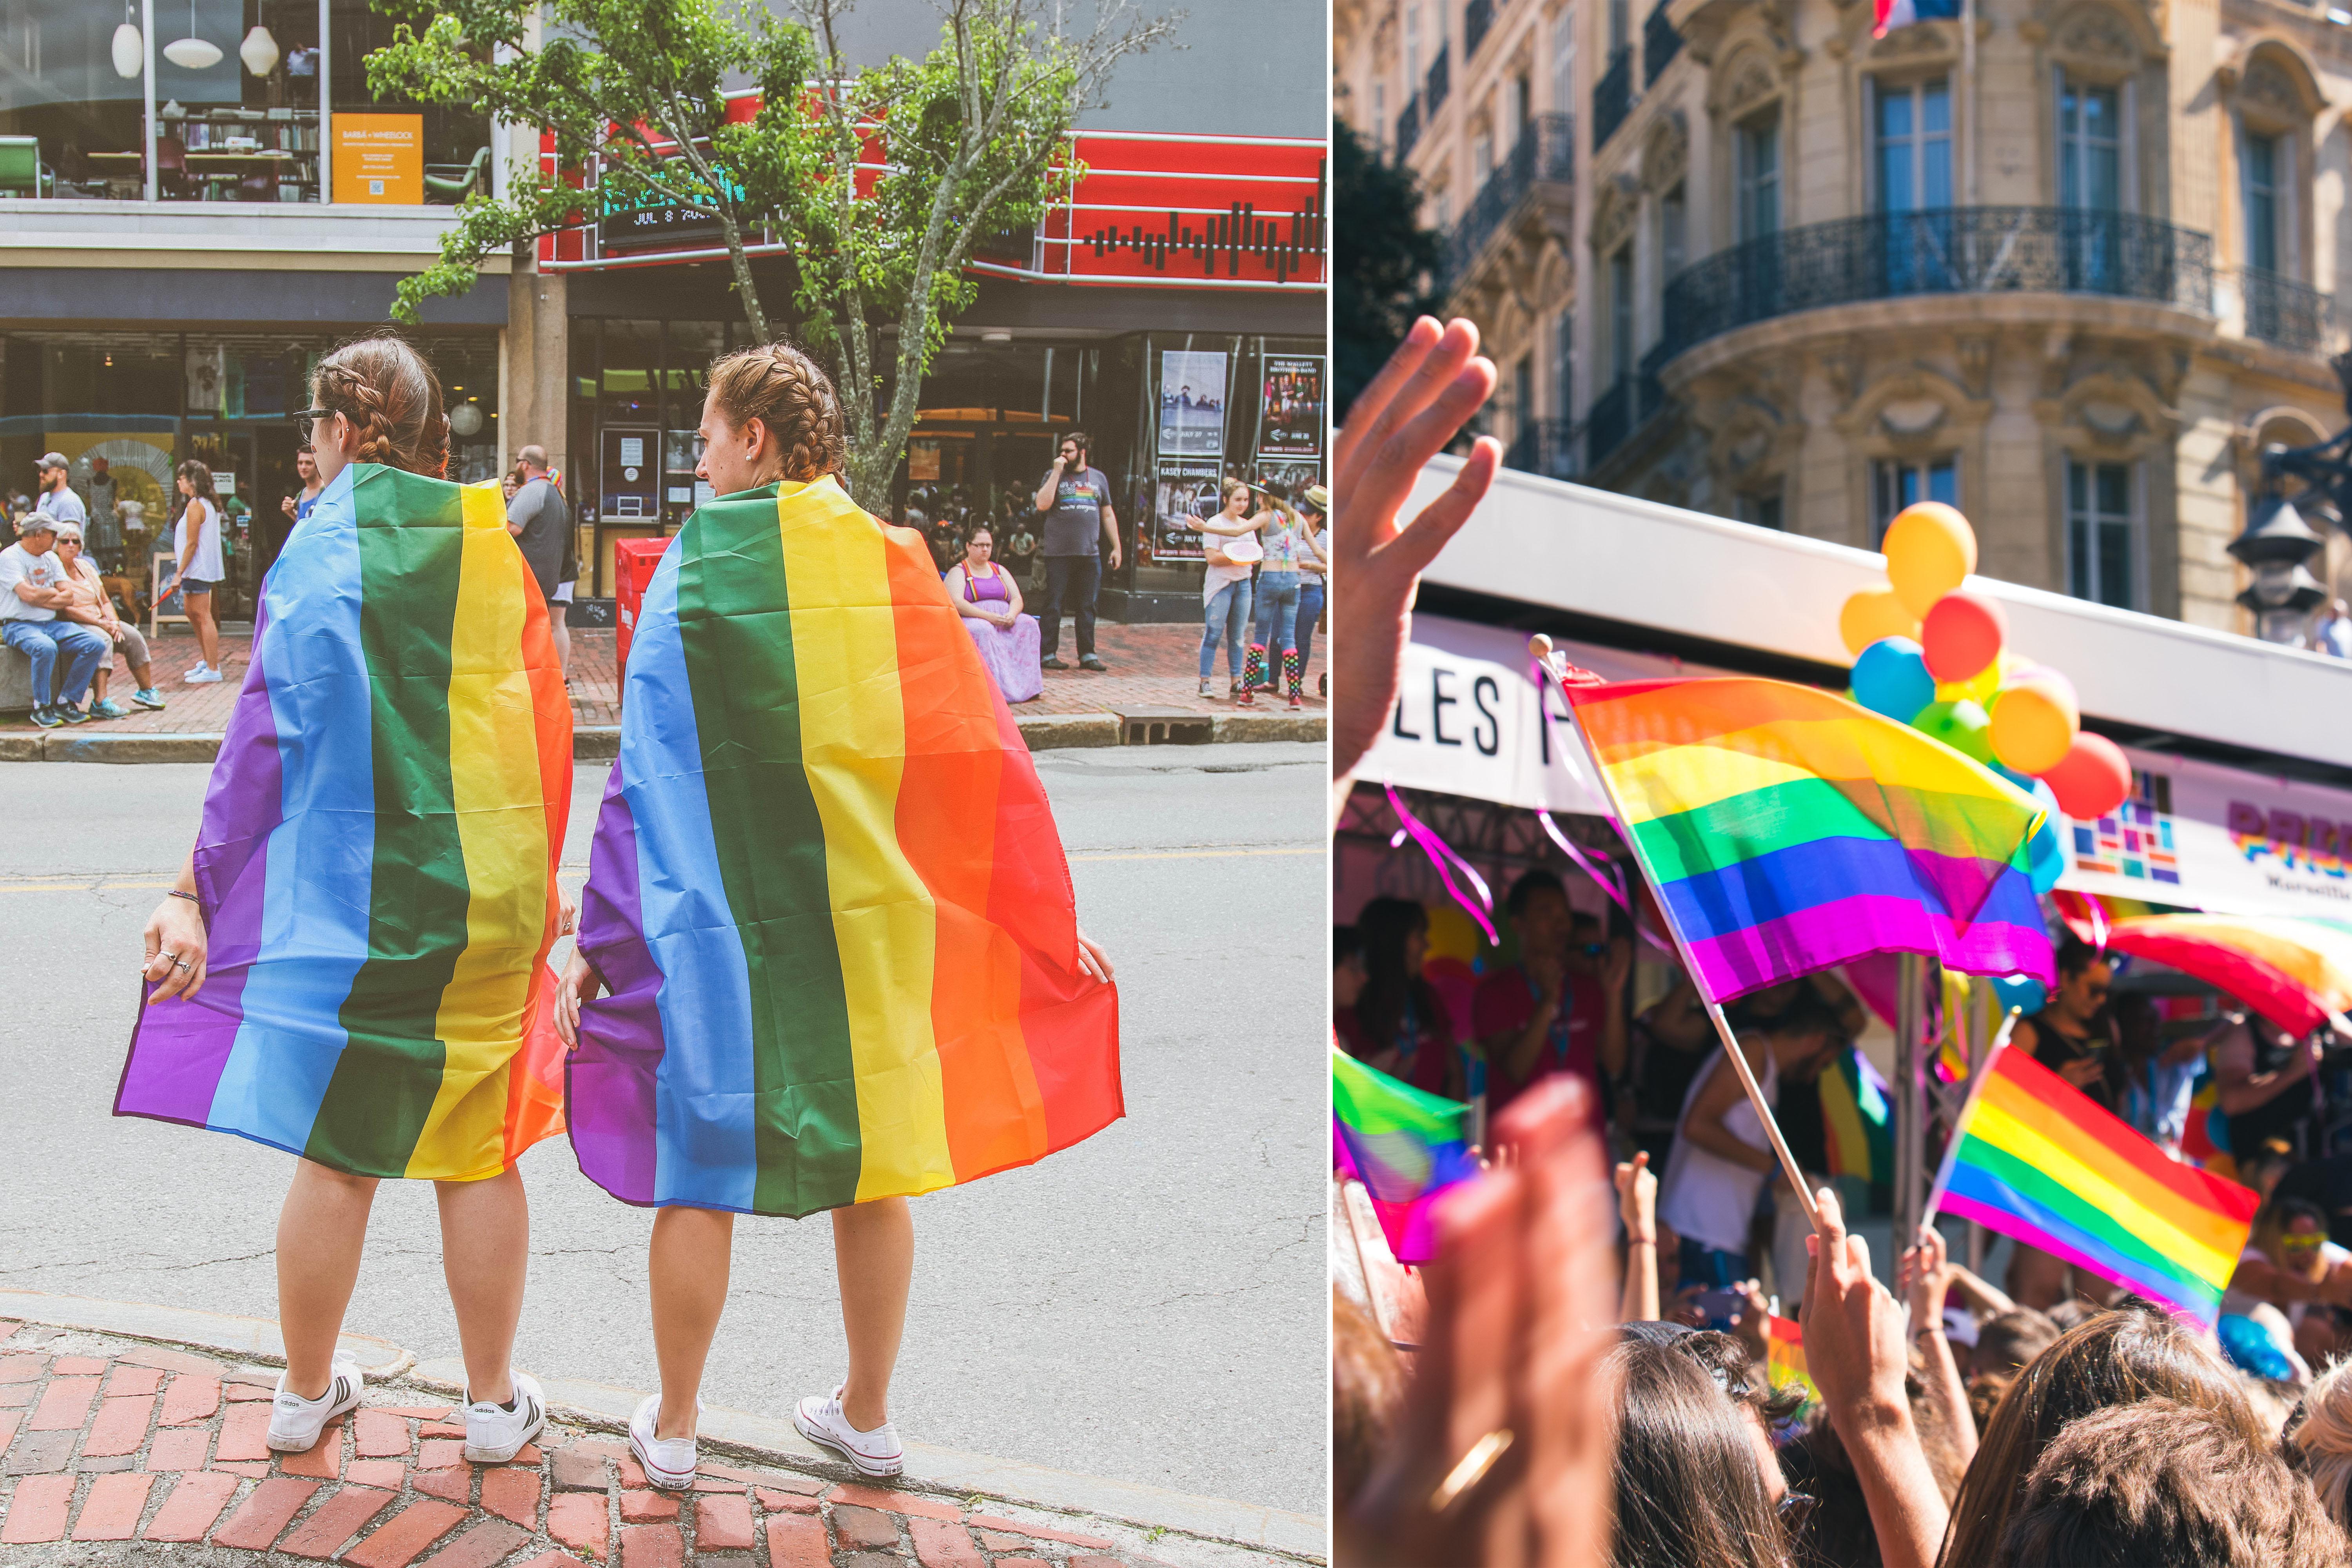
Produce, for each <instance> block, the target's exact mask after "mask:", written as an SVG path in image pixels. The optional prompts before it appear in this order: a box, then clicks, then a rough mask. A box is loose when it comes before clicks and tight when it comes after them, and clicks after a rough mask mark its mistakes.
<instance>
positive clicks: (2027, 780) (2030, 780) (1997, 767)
mask: <svg viewBox="0 0 2352 1568" xmlns="http://www.w3.org/2000/svg"><path fill="white" fill-rule="evenodd" d="M1988 765H1990V767H1991V769H1992V771H1993V772H1995V773H1999V774H2000V776H2001V777H2003V778H2005V779H2007V780H2008V781H2009V782H2010V783H2011V784H2015V785H2016V786H2017V787H2018V788H2020V789H2021V790H2023V791H2024V792H2025V793H2026V794H2028V795H2032V793H2033V786H2034V785H2035V784H2040V783H2041V782H2042V781H2041V780H2039V779H2037V778H2035V777H2034V776H2033V775H2032V773H2019V772H2018V771H2017V770H2016V769H2015V768H2012V767H2009V766H2007V765H2006V764H2004V763H1990V764H1988Z"/></svg>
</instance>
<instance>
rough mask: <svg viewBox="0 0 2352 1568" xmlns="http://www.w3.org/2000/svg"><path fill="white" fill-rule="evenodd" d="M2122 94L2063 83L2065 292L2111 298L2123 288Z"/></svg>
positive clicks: (2060, 82) (2061, 145)
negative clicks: (2101, 295)
mask: <svg viewBox="0 0 2352 1568" xmlns="http://www.w3.org/2000/svg"><path fill="white" fill-rule="evenodd" d="M2121 99H2122V94H2121V93H2120V92H2119V91H2118V90H2117V89H2115V88H2112V87H2095V86H2091V85H2089V84H2087V83H2084V82H2081V81H2077V80H2076V79H2074V78H2073V77H2071V76H2061V77H2060V78H2059V80H2058V205H2060V206H2062V207H2063V208H2065V209H2066V212H2065V215H2064V218H2063V222H2064V223H2065V226H2066V234H2065V238H2066V241H2067V243H2066V246H2065V257H2066V270H2067V279H2066V287H2067V288H2068V289H2074V290H2079V291H2087V292H2090V293H2095V294H2112V293H2115V292H2116V290H2117V289H2118V288H2119V286H2120V282H2121V278H2120V272H2121V267H2122V233H2121V228H2122V226H2121V224H2120V222H2119V221H2118V217H2117V215H2118V214H2120V213H2121V212H2122V211H2123V194H2124V193H2123V130H2122V125H2123V116H2122V102H2121Z"/></svg>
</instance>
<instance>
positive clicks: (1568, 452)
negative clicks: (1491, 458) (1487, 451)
mask: <svg viewBox="0 0 2352 1568" xmlns="http://www.w3.org/2000/svg"><path fill="white" fill-rule="evenodd" d="M1503 467H1505V468H1513V469H1517V471H1518V472H1520V473H1523V474H1541V475H1543V476H1544V477H1545V478H1546V479H1574V478H1576V475H1577V468H1576V431H1575V429H1574V427H1573V426H1570V424H1569V422H1568V421H1567V420H1565V419H1528V420H1525V421H1523V422H1521V424H1520V426H1519V433H1518V434H1517V436H1514V437H1511V444H1510V445H1509V446H1508V447H1505V448H1504V449H1503Z"/></svg>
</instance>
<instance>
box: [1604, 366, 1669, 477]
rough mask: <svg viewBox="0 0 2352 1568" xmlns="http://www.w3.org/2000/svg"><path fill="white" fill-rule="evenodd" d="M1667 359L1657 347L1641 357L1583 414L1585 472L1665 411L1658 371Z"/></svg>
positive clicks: (1662, 385) (1606, 459)
mask: <svg viewBox="0 0 2352 1568" xmlns="http://www.w3.org/2000/svg"><path fill="white" fill-rule="evenodd" d="M1669 357H1671V356H1670V355H1669V353H1667V349H1666V345H1665V344H1664V343H1663V342H1662V343H1660V344H1659V345H1658V346H1657V347H1655V348H1654V349H1652V350H1651V351H1650V352H1649V353H1646V354H1643V356H1642V363H1640V364H1639V365H1637V366H1635V367H1634V370H1633V374H1631V375H1620V376H1619V377H1618V378H1617V380H1616V382H1615V383H1614V384H1612V385H1611V387H1610V388H1609V390H1608V391H1606V392H1604V393H1602V394H1601V395H1600V396H1598V397H1596V398H1594V399H1593V400H1592V406H1591V407H1590V408H1588V409H1586V410H1585V411H1584V471H1585V472H1587V473H1591V472H1593V471H1595V470H1597V469H1598V468H1600V467H1601V464H1603V463H1605V462H1607V461H1608V460H1609V458H1610V457H1611V455H1612V454H1613V453H1614V452H1615V451H1616V450H1617V448H1618V447H1622V446H1623V445H1624V444H1625V443H1626V441H1627V440H1629V439H1630V438H1631V437H1633V433H1634V432H1635V431H1637V430H1639V429H1640V428H1641V427H1642V426H1643V425H1645V424H1647V423H1649V421H1650V419H1651V418H1652V417H1653V416H1655V415H1657V414H1660V413H1663V412H1664V410H1665V407H1666V401H1667V400H1666V391H1665V386H1664V384H1663V383H1662V382H1660V381H1659V379H1658V367H1659V366H1661V365H1663V364H1664V363H1666V361H1667V359H1668V358H1669Z"/></svg>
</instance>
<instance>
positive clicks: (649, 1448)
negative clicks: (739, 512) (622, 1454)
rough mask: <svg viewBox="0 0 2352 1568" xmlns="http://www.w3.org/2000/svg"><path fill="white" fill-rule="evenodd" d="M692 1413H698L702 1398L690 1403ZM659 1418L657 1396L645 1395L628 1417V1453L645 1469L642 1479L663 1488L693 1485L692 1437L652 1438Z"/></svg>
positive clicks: (700, 1412)
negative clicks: (692, 1407)
mask: <svg viewBox="0 0 2352 1568" xmlns="http://www.w3.org/2000/svg"><path fill="white" fill-rule="evenodd" d="M694 1413H695V1414H696V1415H701V1414H702V1401H701V1400H699V1399H698V1400H696V1401H695V1402H694ZM660 1419H661V1395H660V1394H646V1398H645V1403H644V1404H642V1405H638V1406H637V1413H636V1414H635V1415H632V1416H630V1417H629V1452H630V1453H632V1454H634V1455H635V1456H636V1459H637V1463H638V1465H639V1466H640V1467H642V1468H644V1470H645V1472H646V1479H647V1480H649V1481H651V1482H653V1484H654V1485H656V1486H657V1487H660V1488H661V1489H663V1490H665V1491H673V1492H682V1491H686V1490H688V1489H691V1488H692V1487H693V1485H694V1439H693V1438H691V1437H656V1436H654V1432H655V1430H656V1426H657V1424H658V1423H659V1421H660Z"/></svg>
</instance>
